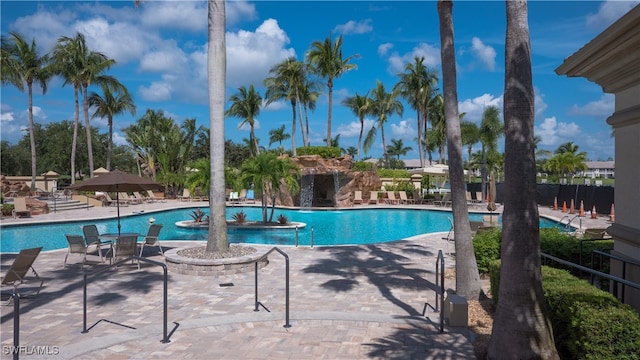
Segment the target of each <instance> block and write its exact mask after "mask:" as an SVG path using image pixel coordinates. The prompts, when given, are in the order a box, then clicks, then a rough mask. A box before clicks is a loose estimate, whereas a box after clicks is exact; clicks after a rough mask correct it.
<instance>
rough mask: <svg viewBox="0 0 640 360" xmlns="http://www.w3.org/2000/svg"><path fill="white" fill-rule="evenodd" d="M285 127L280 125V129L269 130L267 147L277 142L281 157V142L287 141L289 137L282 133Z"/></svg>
mask: <svg viewBox="0 0 640 360" xmlns="http://www.w3.org/2000/svg"><path fill="white" fill-rule="evenodd" d="M284 129H285V126H284V125H282V126H281V127H279V128H277V129H271V130H269V146H271V144H273V143H274V142H277V143H279V144H280V147H279V148H280V154H281V155H282V151H283V149H282V141H284V140H287V139H288V138H290V137H291V135H289V134H287V133H285V132H284Z"/></svg>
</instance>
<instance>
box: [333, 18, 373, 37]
mask: <svg viewBox="0 0 640 360" xmlns="http://www.w3.org/2000/svg"><path fill="white" fill-rule="evenodd" d="M333 31H334V32H336V33H338V34H343V35H354V34H366V33H369V32H371V31H373V26H372V25H371V19H365V20H360V21H354V20H349V21H347V22H346V23H344V24H340V25H336V27H335V28H334V29H333Z"/></svg>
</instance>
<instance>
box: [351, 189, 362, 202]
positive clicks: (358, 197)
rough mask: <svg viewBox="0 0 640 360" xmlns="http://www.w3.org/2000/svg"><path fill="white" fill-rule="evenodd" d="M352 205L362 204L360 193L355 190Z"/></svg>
mask: <svg viewBox="0 0 640 360" xmlns="http://www.w3.org/2000/svg"><path fill="white" fill-rule="evenodd" d="M353 204H354V205H355V204H362V191H360V190H356V191H354V192H353Z"/></svg>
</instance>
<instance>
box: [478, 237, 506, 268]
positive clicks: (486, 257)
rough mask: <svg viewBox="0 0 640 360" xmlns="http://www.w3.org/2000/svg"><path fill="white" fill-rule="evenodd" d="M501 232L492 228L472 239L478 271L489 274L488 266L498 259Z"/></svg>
mask: <svg viewBox="0 0 640 360" xmlns="http://www.w3.org/2000/svg"><path fill="white" fill-rule="evenodd" d="M501 238H502V231H501V230H500V229H499V228H492V229H488V230H485V231H482V232H478V233H477V234H476V236H474V237H473V251H474V253H475V255H476V261H477V262H478V270H480V271H481V272H485V273H486V272H489V264H490V263H491V262H492V261H495V260H497V259H500V239H501Z"/></svg>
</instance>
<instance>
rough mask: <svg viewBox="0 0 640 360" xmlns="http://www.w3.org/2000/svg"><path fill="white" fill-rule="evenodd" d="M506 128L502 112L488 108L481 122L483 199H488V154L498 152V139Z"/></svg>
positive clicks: (491, 106) (495, 108)
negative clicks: (503, 123) (501, 115)
mask: <svg viewBox="0 0 640 360" xmlns="http://www.w3.org/2000/svg"><path fill="white" fill-rule="evenodd" d="M503 132H504V127H503V125H502V121H501V120H500V110H499V109H498V108H497V107H496V106H494V105H490V106H487V107H486V108H485V109H484V111H483V112H482V121H481V122H480V144H482V149H481V151H482V168H481V169H480V174H481V176H482V198H483V199H485V198H486V197H487V192H486V184H487V173H488V172H487V153H488V152H497V151H498V139H499V138H500V137H501V136H502V134H503Z"/></svg>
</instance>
